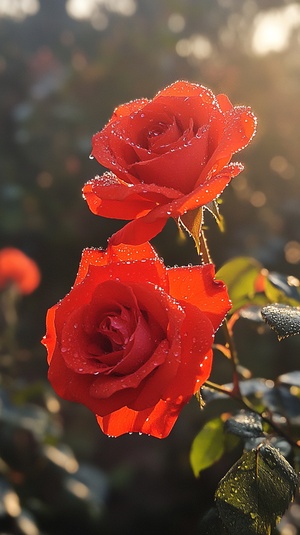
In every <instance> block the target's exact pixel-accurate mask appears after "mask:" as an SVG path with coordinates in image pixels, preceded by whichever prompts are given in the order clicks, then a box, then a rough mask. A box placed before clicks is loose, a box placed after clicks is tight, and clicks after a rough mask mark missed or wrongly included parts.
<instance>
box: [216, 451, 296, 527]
mask: <svg viewBox="0 0 300 535" xmlns="http://www.w3.org/2000/svg"><path fill="white" fill-rule="evenodd" d="M296 487H297V475H296V473H295V471H294V470H293V468H292V467H291V465H290V464H289V463H288V462H287V461H286V459H285V458H284V457H283V456H282V455H281V454H280V453H279V451H278V450H277V449H275V448H273V447H272V446H270V445H269V444H260V445H259V446H258V447H257V448H256V449H254V450H252V451H250V452H248V453H245V454H244V455H243V456H242V457H241V458H240V459H239V460H238V461H237V463H235V464H234V465H233V466H232V468H231V469H230V470H229V471H228V472H227V474H226V475H225V476H224V477H223V479H222V480H221V481H220V483H219V486H218V488H217V491H216V494H215V500H216V506H217V509H218V512H219V515H220V518H221V519H222V521H223V523H224V524H225V526H226V527H227V529H228V530H229V532H230V535H241V534H247V535H270V534H271V532H272V528H273V527H274V526H275V525H276V523H277V522H278V521H279V520H280V518H281V517H282V515H283V513H284V511H285V510H286V508H287V507H288V505H289V503H290V501H291V500H292V499H293V498H294V495H295V492H296Z"/></svg>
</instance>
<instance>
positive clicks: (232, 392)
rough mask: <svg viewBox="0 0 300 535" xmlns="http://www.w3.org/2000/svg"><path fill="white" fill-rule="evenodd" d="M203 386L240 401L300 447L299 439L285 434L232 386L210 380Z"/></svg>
mask: <svg viewBox="0 0 300 535" xmlns="http://www.w3.org/2000/svg"><path fill="white" fill-rule="evenodd" d="M204 386H207V387H208V388H211V390H215V391H216V392H220V393H222V394H225V395H226V396H229V397H230V398H232V399H234V400H235V401H237V402H238V403H241V404H242V405H243V406H244V407H245V408H246V409H248V410H250V411H251V412H253V413H254V414H257V415H258V416H260V417H261V419H262V420H263V421H264V422H265V423H266V424H268V425H270V426H271V427H272V428H273V429H274V431H276V433H278V435H279V436H281V437H283V438H285V440H286V441H287V442H288V443H289V444H290V445H291V446H293V447H294V448H300V441H297V442H295V441H294V440H293V439H292V438H291V437H290V436H289V435H287V434H286V433H285V432H284V431H283V430H282V429H281V427H279V426H278V425H277V424H275V422H273V420H272V419H271V418H269V417H268V416H266V415H265V414H264V411H262V412H260V411H258V410H256V409H255V407H254V406H253V405H252V403H251V402H250V401H249V400H248V399H247V398H246V397H245V396H242V395H241V393H240V392H239V393H237V392H236V391H235V390H234V388H233V389H232V390H229V389H228V388H226V387H224V386H222V385H218V384H216V383H213V382H212V381H206V382H205V383H204Z"/></svg>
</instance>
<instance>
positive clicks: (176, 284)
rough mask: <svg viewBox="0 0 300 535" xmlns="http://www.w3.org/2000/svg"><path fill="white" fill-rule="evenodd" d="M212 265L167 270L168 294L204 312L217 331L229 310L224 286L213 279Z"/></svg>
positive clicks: (229, 306)
mask: <svg viewBox="0 0 300 535" xmlns="http://www.w3.org/2000/svg"><path fill="white" fill-rule="evenodd" d="M214 276H215V270H214V266H213V264H206V265H202V266H193V267H191V268H190V267H186V266H183V267H178V268H168V278H169V284H170V286H169V288H170V293H171V295H173V296H174V297H175V299H184V300H186V301H187V302H188V303H191V304H193V305H195V306H196V307H197V308H198V309H200V310H202V311H203V312H205V315H206V317H208V318H209V320H210V321H211V323H212V325H213V326H214V329H215V330H216V329H218V328H219V326H220V324H221V322H222V321H223V318H224V316H225V315H226V313H227V312H228V311H229V310H230V308H231V302H230V300H229V296H228V293H227V289H226V286H225V285H224V284H223V283H222V282H220V281H216V280H215V279H214Z"/></svg>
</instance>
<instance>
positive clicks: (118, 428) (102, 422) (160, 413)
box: [97, 398, 185, 438]
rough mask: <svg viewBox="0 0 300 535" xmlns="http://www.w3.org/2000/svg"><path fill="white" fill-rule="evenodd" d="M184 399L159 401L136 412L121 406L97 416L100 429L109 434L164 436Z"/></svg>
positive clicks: (174, 420)
mask: <svg viewBox="0 0 300 535" xmlns="http://www.w3.org/2000/svg"><path fill="white" fill-rule="evenodd" d="M184 404H185V401H183V400H182V398H178V399H177V400H175V401H173V400H172V401H170V400H169V401H162V400H161V401H160V402H159V403H158V404H157V405H155V407H151V408H149V409H146V410H144V411H141V412H138V411H133V410H131V409H129V408H128V407H122V408H121V409H119V410H118V411H115V412H113V413H111V414H109V415H107V416H104V417H101V416H97V422H98V424H99V426H100V427H101V429H102V431H103V432H104V433H106V434H107V435H110V436H116V437H118V436H120V435H124V434H125V433H144V434H146V435H151V436H153V437H156V438H165V437H167V436H168V435H169V433H170V431H171V430H172V428H173V426H174V424H175V422H176V420H177V418H178V415H179V413H180V411H181V410H182V407H183V405H184Z"/></svg>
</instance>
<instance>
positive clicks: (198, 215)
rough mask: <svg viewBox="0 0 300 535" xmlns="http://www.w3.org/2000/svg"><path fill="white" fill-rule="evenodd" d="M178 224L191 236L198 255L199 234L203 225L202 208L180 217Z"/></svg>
mask: <svg viewBox="0 0 300 535" xmlns="http://www.w3.org/2000/svg"><path fill="white" fill-rule="evenodd" d="M179 223H180V224H181V225H182V226H183V228H184V229H185V230H186V231H187V232H188V233H189V234H190V235H191V236H192V238H193V239H194V242H195V244H196V248H197V252H198V253H199V254H200V252H201V251H200V249H201V247H200V234H201V228H202V223H203V207H202V206H201V207H200V208H195V209H194V210H189V211H188V212H186V213H185V214H183V215H182V216H180V219H179Z"/></svg>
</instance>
